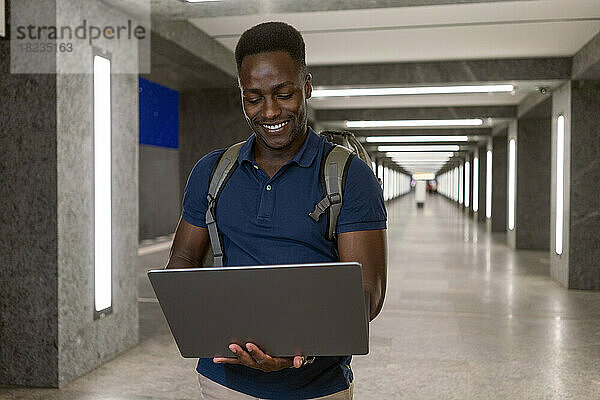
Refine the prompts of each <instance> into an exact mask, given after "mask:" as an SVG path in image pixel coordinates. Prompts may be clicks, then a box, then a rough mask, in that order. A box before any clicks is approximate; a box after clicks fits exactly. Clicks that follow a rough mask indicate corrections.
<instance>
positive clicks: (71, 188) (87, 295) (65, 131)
mask: <svg viewBox="0 0 600 400" xmlns="http://www.w3.org/2000/svg"><path fill="white" fill-rule="evenodd" d="M69 1H71V2H73V4H71V5H70V6H69V4H67V3H66V2H65V1H63V2H62V3H61V4H62V12H63V13H66V12H68V11H71V12H72V14H70V15H62V18H68V19H70V20H71V19H72V20H80V19H82V18H84V17H85V16H84V15H83V14H80V13H83V12H84V10H85V13H92V14H93V15H95V16H96V17H97V18H100V17H102V18H103V19H106V20H112V21H118V20H120V18H122V15H121V14H120V13H119V12H117V11H114V10H112V9H110V8H109V7H107V6H106V5H104V4H102V3H100V2H96V1H91V0H84V1H81V0H77V1H76V0H69ZM106 45H107V46H109V47H106V48H102V50H104V51H107V52H109V53H110V58H111V69H112V70H121V71H123V70H129V71H133V70H136V68H137V65H138V61H137V57H136V56H133V57H132V54H135V55H137V43H136V42H135V41H131V42H128V43H123V42H121V43H119V44H116V43H115V44H114V46H113V44H112V42H111V44H110V45H108V44H106ZM92 61H93V60H92V54H91V53H87V54H85V53H78V54H73V55H72V58H69V59H67V58H64V59H59V60H58V70H61V67H64V64H63V63H65V64H68V63H78V64H80V65H82V66H85V65H87V66H88V70H89V71H90V72H91V71H92V70H93V64H92ZM56 80H57V132H56V135H57V138H58V139H57V171H58V182H57V187H58V191H57V193H58V196H57V199H58V202H57V203H58V213H57V218H58V243H59V245H58V278H59V280H58V288H59V291H58V292H59V299H58V310H59V324H58V329H59V335H58V339H59V340H58V346H59V347H58V348H59V379H58V380H59V385H62V384H64V383H66V382H68V381H70V380H71V379H73V378H76V377H77V376H80V375H82V374H84V373H86V372H88V371H90V370H92V369H93V368H95V367H97V366H98V365H100V364H101V363H102V362H104V361H106V360H108V359H110V358H112V357H114V356H115V355H116V354H118V353H120V352H122V351H124V350H126V349H128V348H130V347H131V346H133V345H134V344H136V343H137V340H138V314H137V287H136V275H135V266H136V263H137V261H136V260H137V246H138V77H137V75H136V74H116V73H113V74H112V75H111V94H112V105H111V106H112V139H111V149H112V188H111V189H112V298H113V302H112V304H113V311H112V313H110V314H108V315H107V316H106V317H105V318H101V319H97V320H95V319H94V279H93V278H94V208H93V204H94V187H93V182H94V162H93V155H94V147H93V143H94V141H93V109H92V106H93V104H92V98H93V97H92V96H93V91H92V90H93V75H92V74H91V73H90V74H59V75H57V77H56Z"/></svg>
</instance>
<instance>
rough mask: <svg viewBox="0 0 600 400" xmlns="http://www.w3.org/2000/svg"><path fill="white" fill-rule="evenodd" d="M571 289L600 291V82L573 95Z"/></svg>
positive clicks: (580, 85)
mask: <svg viewBox="0 0 600 400" xmlns="http://www.w3.org/2000/svg"><path fill="white" fill-rule="evenodd" d="M571 106H572V115H571V149H570V152H571V174H570V175H571V176H570V178H571V190H570V204H571V208H570V220H569V230H570V237H569V251H570V256H569V257H570V258H569V288H572V289H593V290H599V289H600V187H599V186H598V182H600V128H599V125H598V119H597V116H598V110H600V81H576V82H573V86H572V91H571Z"/></svg>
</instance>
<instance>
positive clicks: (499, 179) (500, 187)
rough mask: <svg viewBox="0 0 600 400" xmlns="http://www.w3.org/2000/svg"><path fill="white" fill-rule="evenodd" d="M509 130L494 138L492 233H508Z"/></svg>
mask: <svg viewBox="0 0 600 400" xmlns="http://www.w3.org/2000/svg"><path fill="white" fill-rule="evenodd" d="M506 134H507V130H504V131H503V132H500V133H499V134H498V135H496V136H494V138H493V142H492V146H493V150H492V153H493V157H492V232H506V200H507V197H506V186H507V182H506V178H507V172H508V164H507V157H508V153H507V147H506V146H507V139H506Z"/></svg>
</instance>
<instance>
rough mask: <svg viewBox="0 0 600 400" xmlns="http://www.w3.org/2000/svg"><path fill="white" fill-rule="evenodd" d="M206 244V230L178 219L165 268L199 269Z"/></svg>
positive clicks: (207, 238)
mask: <svg viewBox="0 0 600 400" xmlns="http://www.w3.org/2000/svg"><path fill="white" fill-rule="evenodd" d="M208 244H209V237H208V229H206V228H201V227H198V226H194V225H192V224H189V223H187V222H185V220H184V219H183V218H180V219H179V224H177V230H176V231H175V237H174V238H173V244H172V245H171V253H170V254H169V262H168V263H167V266H166V267H165V268H198V267H201V266H202V260H203V259H204V256H205V255H206V252H207V250H208Z"/></svg>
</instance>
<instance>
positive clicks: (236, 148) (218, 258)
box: [205, 131, 371, 267]
mask: <svg viewBox="0 0 600 400" xmlns="http://www.w3.org/2000/svg"><path fill="white" fill-rule="evenodd" d="M321 135H322V136H325V138H326V139H327V140H328V141H330V142H332V143H334V145H333V146H332V147H331V149H330V150H329V151H328V152H327V154H326V155H324V157H323V159H322V162H321V167H320V172H319V176H320V181H321V185H322V187H323V192H324V193H325V196H324V197H323V199H321V201H319V202H318V203H317V204H315V209H314V210H313V211H312V212H310V213H309V214H308V215H309V216H310V217H311V218H312V219H313V220H314V221H315V222H318V221H319V219H320V218H321V216H322V215H323V214H325V213H327V217H328V223H327V239H328V240H331V241H334V242H335V240H336V227H337V219H338V216H339V215H340V211H341V210H342V201H343V193H344V184H345V182H346V175H347V174H348V168H349V167H350V161H351V160H352V158H353V157H354V156H355V155H358V156H359V158H361V159H363V160H364V161H365V162H367V164H368V165H369V166H370V165H371V159H370V157H369V155H368V154H367V152H366V151H365V149H364V148H363V147H362V145H361V144H360V142H358V140H356V138H355V137H354V134H353V133H351V132H340V131H324V132H321ZM244 143H245V142H240V143H236V144H234V145H232V146H230V147H228V148H227V149H226V150H225V152H224V153H223V154H222V155H221V157H220V158H219V161H218V162H217V165H216V166H215V168H214V170H213V173H212V176H211V178H210V183H209V185H208V194H207V196H206V199H207V205H208V206H207V208H206V226H207V228H208V234H209V237H210V245H211V249H212V255H213V265H214V266H215V267H222V266H223V259H224V254H223V247H222V245H221V238H220V236H219V229H218V227H217V221H216V219H215V216H216V208H217V201H218V199H219V196H220V195H221V192H222V191H223V188H224V187H225V185H226V184H227V182H228V181H229V178H231V176H232V175H233V173H234V172H235V169H236V168H237V166H238V161H237V159H238V154H239V152H240V148H241V147H242V145H243V144H244ZM209 257H210V254H209V255H207V258H205V262H206V261H207V259H209Z"/></svg>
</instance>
